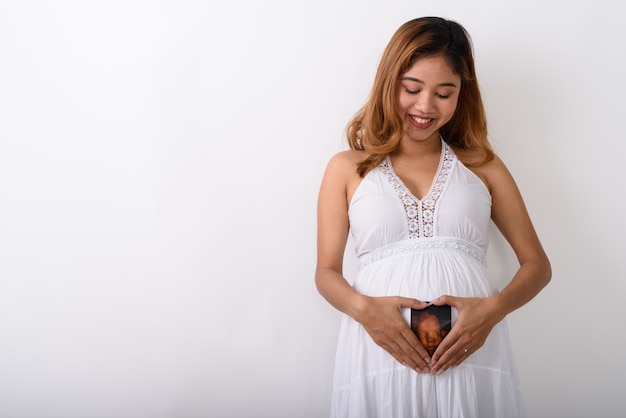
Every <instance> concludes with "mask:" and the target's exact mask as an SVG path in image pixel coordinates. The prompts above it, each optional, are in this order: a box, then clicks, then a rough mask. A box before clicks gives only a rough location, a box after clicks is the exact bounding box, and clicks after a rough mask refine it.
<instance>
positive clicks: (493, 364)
mask: <svg viewBox="0 0 626 418" xmlns="http://www.w3.org/2000/svg"><path fill="white" fill-rule="evenodd" d="M490 215H491V195H490V194H489V191H488V190H487V187H486V186H485V184H484V183H483V182H482V181H481V180H480V179H479V178H478V177H477V176H476V175H475V174H474V173H472V172H471V171H470V170H469V169H468V168H467V167H465V166H464V165H463V164H462V163H461V162H460V161H459V159H458V158H457V157H456V155H455V154H454V152H453V151H452V149H451V148H450V147H449V146H448V145H447V144H446V143H445V142H443V141H442V151H441V158H440V163H439V167H438V169H437V174H436V175H435V179H434V181H433V184H432V186H431V189H430V191H429V192H428V193H427V194H426V195H425V196H424V197H423V198H422V199H417V198H416V197H415V196H413V195H412V194H411V192H410V191H409V190H408V188H407V187H406V186H405V185H404V183H403V182H402V180H401V179H400V178H399V177H398V176H397V175H396V174H395V172H394V170H393V167H392V165H391V160H390V159H389V157H387V159H385V161H383V162H382V163H381V165H379V166H378V167H376V168H375V169H373V170H371V171H370V172H368V173H367V174H366V176H365V177H364V178H363V180H362V181H361V184H360V185H359V186H358V188H357V190H356V192H355V194H354V196H353V197H352V200H351V202H350V208H349V218H350V228H351V232H350V233H351V234H352V238H353V241H354V244H355V250H356V254H357V256H358V259H359V270H358V273H357V275H356V277H355V279H354V283H353V287H354V288H355V289H356V290H357V291H358V292H360V293H363V294H366V295H370V296H392V295H393V296H395V295H399V296H405V297H411V298H416V299H420V300H431V299H434V298H436V297H438V296H440V295H443V294H448V295H453V296H476V297H485V296H490V295H493V294H495V293H497V292H498V291H499V289H498V288H497V286H496V285H495V283H494V281H493V280H492V279H491V277H490V276H489V274H488V272H487V268H486V263H485V257H486V255H485V253H486V250H487V245H488V241H489V235H488V233H489V232H488V229H489V224H490V222H491V220H490ZM405 311H406V312H405V313H404V314H405V318H406V320H407V322H408V321H409V313H410V310H409V309H406V310H405ZM454 319H455V312H454V309H453V321H454ZM453 326H454V325H453ZM522 416H523V406H522V404H521V399H520V393H519V381H518V376H517V371H516V366H515V361H514V358H513V353H512V349H511V344H510V340H509V334H508V330H507V326H506V322H505V321H502V322H500V323H499V324H498V325H496V327H494V329H493V330H492V332H491V334H490V335H489V337H488V338H487V341H486V342H485V344H484V345H483V346H482V347H481V348H480V349H479V350H478V351H476V352H474V353H473V354H472V355H471V356H469V357H468V358H467V359H466V360H465V361H464V362H463V363H462V364H461V365H460V366H458V367H456V368H452V369H449V370H447V371H445V372H444V373H442V374H441V375H436V376H431V375H429V374H425V373H417V372H416V371H414V370H412V369H410V368H408V367H406V366H403V365H402V364H400V363H398V362H397V361H396V360H395V359H394V358H393V357H392V356H391V355H390V354H389V353H387V352H386V351H385V350H384V349H382V348H381V347H379V346H378V345H377V344H376V343H374V342H373V341H372V339H371V337H370V336H369V335H368V334H367V332H366V331H365V330H364V329H363V327H362V326H361V325H360V324H359V323H357V322H356V321H354V320H353V319H352V318H350V317H349V316H347V315H344V316H343V319H342V323H341V329H340V333H339V341H338V346H337V354H336V364H335V374H334V381H333V394H332V402H331V417H333V418H339V417H341V418H347V417H349V418H374V417H376V418H394V417H396V418H407V417H424V418H434V417H441V418H469V417H471V418H508V417H511V418H518V417H522Z"/></svg>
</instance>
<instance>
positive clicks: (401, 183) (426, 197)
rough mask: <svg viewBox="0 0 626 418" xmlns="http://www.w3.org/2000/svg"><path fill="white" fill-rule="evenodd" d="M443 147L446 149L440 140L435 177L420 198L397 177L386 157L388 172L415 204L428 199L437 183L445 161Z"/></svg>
mask: <svg viewBox="0 0 626 418" xmlns="http://www.w3.org/2000/svg"><path fill="white" fill-rule="evenodd" d="M445 147H446V143H445V142H444V141H443V140H441V151H440V153H439V163H438V164H437V171H435V175H434V176H433V178H432V180H431V182H430V186H429V187H428V190H427V191H426V194H424V195H423V196H422V197H421V198H419V197H417V196H415V194H414V193H413V192H412V191H411V189H410V188H409V187H408V186H407V185H406V183H405V182H404V180H402V178H401V177H400V176H399V175H398V173H396V170H395V169H394V168H393V164H392V162H391V156H390V155H387V157H386V160H387V164H388V165H389V170H390V171H391V174H392V175H393V176H394V177H395V178H396V180H397V181H398V183H399V184H400V185H401V186H402V188H403V189H404V190H405V191H406V192H407V193H408V195H409V196H411V198H413V199H414V200H415V201H416V202H420V203H421V202H423V201H424V200H426V199H428V196H430V195H431V194H432V192H433V189H434V187H435V184H436V183H437V179H438V178H439V175H440V173H441V169H442V167H443V161H444V159H445V158H444V157H445V153H446V149H445Z"/></svg>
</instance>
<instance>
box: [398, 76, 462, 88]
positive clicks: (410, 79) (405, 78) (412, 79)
mask: <svg viewBox="0 0 626 418" xmlns="http://www.w3.org/2000/svg"><path fill="white" fill-rule="evenodd" d="M401 80H402V81H404V80H406V81H415V82H416V83H421V84H426V83H424V82H423V81H422V80H420V79H419V78H414V77H402V78H401ZM438 86H441V87H456V86H457V85H456V84H454V83H441V84H438Z"/></svg>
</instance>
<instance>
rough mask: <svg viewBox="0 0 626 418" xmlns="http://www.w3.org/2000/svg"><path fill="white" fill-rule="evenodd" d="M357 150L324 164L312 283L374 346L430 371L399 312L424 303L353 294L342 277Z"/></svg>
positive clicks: (409, 364) (406, 362)
mask: <svg viewBox="0 0 626 418" xmlns="http://www.w3.org/2000/svg"><path fill="white" fill-rule="evenodd" d="M361 158H362V155H360V154H359V153H358V152H356V151H346V152H343V153H340V154H337V155H336V156H334V157H333V158H332V159H331V160H330V162H329V163H328V166H327V168H326V172H325V173H324V177H323V180H322V185H321V188H320V193H319V198H318V208H317V267H316V272H315V283H316V286H317V289H318V291H319V292H320V294H321V295H322V296H323V297H324V298H325V299H326V300H327V301H328V302H329V303H330V304H331V305H332V306H334V307H335V308H336V309H338V310H339V311H341V312H343V313H345V314H347V315H349V316H351V317H352V318H354V319H355V320H356V321H357V322H359V323H360V324H361V325H362V326H363V327H364V328H365V330H366V331H367V332H368V334H369V335H370V336H371V337H372V339H373V340H374V341H375V342H376V344H378V345H380V346H381V347H382V348H384V349H385V350H387V352H389V353H390V354H391V355H392V356H393V357H394V358H395V359H396V360H398V361H399V362H401V363H402V364H404V365H406V366H407V367H411V368H412V369H415V370H418V371H429V369H428V363H429V362H430V358H429V356H428V352H427V351H426V350H425V349H424V347H423V346H422V344H421V343H420V342H419V340H418V339H417V337H416V336H415V334H414V333H413V331H412V330H411V328H410V327H409V326H408V324H407V323H406V321H405V320H404V317H403V316H402V314H401V311H400V310H401V308H411V307H412V308H415V309H421V308H424V307H425V304H424V303H422V302H420V301H417V300H415V299H409V298H404V297H399V296H391V297H368V296H365V295H362V294H360V293H358V292H356V291H355V290H354V289H353V288H352V286H350V284H349V283H348V282H347V280H346V279H345V278H344V277H343V275H342V269H343V255H344V251H345V247H346V242H347V239H348V232H349V228H350V225H349V220H348V206H349V202H348V199H349V198H350V196H351V194H352V192H353V191H354V190H355V188H356V185H358V183H359V182H360V180H361V179H360V178H359V177H358V174H357V173H356V162H357V161H359V160H360V159H361Z"/></svg>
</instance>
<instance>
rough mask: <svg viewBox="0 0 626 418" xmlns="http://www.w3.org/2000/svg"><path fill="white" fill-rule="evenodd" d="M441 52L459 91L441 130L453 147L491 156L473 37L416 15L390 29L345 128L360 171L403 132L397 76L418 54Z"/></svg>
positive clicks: (377, 161)
mask: <svg viewBox="0 0 626 418" xmlns="http://www.w3.org/2000/svg"><path fill="white" fill-rule="evenodd" d="M435 55H443V56H444V57H445V58H446V59H447V60H448V63H449V64H450V66H451V67H452V71H453V72H454V73H455V74H457V75H458V76H459V77H460V78H461V90H460V93H459V100H458V104H457V108H456V111H455V112H454V115H453V117H452V119H451V120H450V121H449V122H448V123H447V124H445V125H444V126H443V127H442V128H441V129H440V131H439V132H440V134H441V136H442V138H443V139H444V141H446V142H447V143H448V144H450V145H451V146H453V147H456V148H461V149H467V150H473V151H478V153H479V155H480V158H479V159H478V160H477V161H478V162H477V163H474V164H472V165H481V164H484V163H485V162H487V161H489V160H491V159H493V158H494V153H493V150H492V148H491V145H490V144H489V140H488V139H487V119H486V116H485V109H484V106H483V101H482V97H481V94H480V89H479V87H478V80H477V79H476V70H475V68H474V56H473V48H472V41H471V38H470V36H469V34H468V33H467V31H466V30H465V28H463V26H461V25H460V24H458V23H456V22H454V21H450V20H446V19H442V18H440V17H421V18H418V19H414V20H411V21H409V22H406V23H405V24H403V25H402V26H400V28H398V30H397V31H396V32H395V33H394V35H393V36H392V38H391V40H390V41H389V44H388V45H387V47H386V48H385V51H384V53H383V56H382V58H381V60H380V63H379V65H378V70H377V72H376V77H375V79H374V85H373V87H372V91H371V93H370V97H369V99H368V101H367V102H366V103H365V105H364V106H363V107H362V108H361V109H360V110H359V111H358V112H357V113H356V114H355V116H354V117H353V118H352V120H351V121H350V123H349V124H348V126H347V129H346V134H347V137H348V143H349V145H350V148H351V149H357V150H364V151H365V152H366V154H367V157H366V159H365V160H363V161H361V162H360V163H359V164H358V167H357V171H358V173H359V175H361V176H364V175H365V174H366V173H367V172H368V171H369V170H371V169H372V168H374V167H376V166H377V165H379V164H380V163H381V162H382V161H383V160H384V159H385V157H386V156H387V155H388V154H390V153H391V152H393V151H394V150H395V149H396V147H397V146H398V144H399V143H400V139H401V138H402V136H403V134H404V122H403V119H402V117H401V116H400V112H399V110H398V92H399V88H400V76H401V75H402V74H404V73H406V72H407V71H408V70H409V69H410V68H411V66H413V64H414V63H415V62H416V61H417V60H418V59H420V58H422V57H432V56H435Z"/></svg>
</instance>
